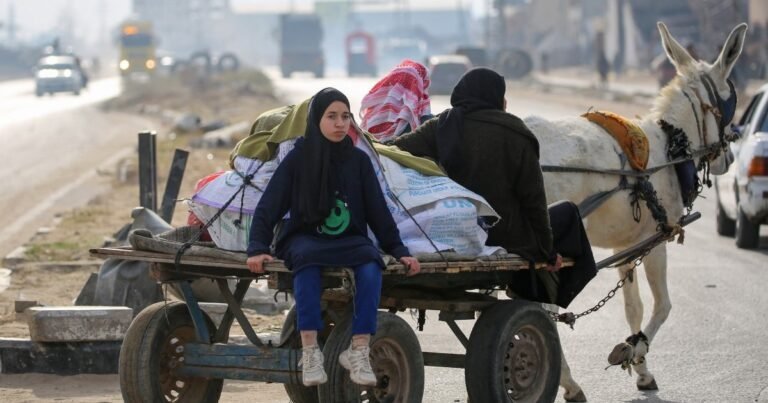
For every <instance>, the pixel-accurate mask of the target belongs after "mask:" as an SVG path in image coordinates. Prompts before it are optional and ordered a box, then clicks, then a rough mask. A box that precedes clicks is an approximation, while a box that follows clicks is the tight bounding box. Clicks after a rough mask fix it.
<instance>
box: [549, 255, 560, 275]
mask: <svg viewBox="0 0 768 403" xmlns="http://www.w3.org/2000/svg"><path fill="white" fill-rule="evenodd" d="M561 267H563V257H562V256H560V254H559V253H558V254H557V258H556V259H555V263H552V264H547V271H549V272H553V273H554V272H558V271H560V268H561Z"/></svg>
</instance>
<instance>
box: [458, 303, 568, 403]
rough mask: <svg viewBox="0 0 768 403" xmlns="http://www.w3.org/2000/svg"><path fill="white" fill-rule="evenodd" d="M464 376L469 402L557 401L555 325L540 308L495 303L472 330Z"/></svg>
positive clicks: (558, 358)
mask: <svg viewBox="0 0 768 403" xmlns="http://www.w3.org/2000/svg"><path fill="white" fill-rule="evenodd" d="M464 377H465V381H466V384H467V393H468V394H469V401H472V402H525V403H527V402H553V401H555V398H556V397H557V391H558V385H559V383H560V339H559V337H558V334H557V328H556V327H555V324H554V322H552V320H551V319H550V318H549V316H548V315H547V314H546V313H545V312H544V310H543V309H542V308H541V306H540V305H539V304H535V303H532V302H529V301H525V300H512V301H503V302H498V303H496V304H494V305H493V306H492V307H490V308H488V309H487V310H485V311H484V312H483V313H482V314H481V315H480V318H479V319H478V320H477V322H476V323H475V327H474V328H473V329H472V333H471V335H470V337H469V346H468V348H467V355H466V364H465V375H464Z"/></svg>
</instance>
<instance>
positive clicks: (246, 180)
mask: <svg viewBox="0 0 768 403" xmlns="http://www.w3.org/2000/svg"><path fill="white" fill-rule="evenodd" d="M263 166H264V162H261V164H260V165H259V166H258V167H256V170H255V171H253V173H251V174H248V175H246V176H243V175H242V174H240V173H239V172H237V171H235V172H236V173H237V174H238V175H240V177H241V178H243V184H242V185H240V187H239V188H237V190H236V191H235V193H234V194H233V195H232V196H231V197H230V198H229V200H227V202H226V203H224V205H223V206H221V208H219V210H218V211H217V212H216V214H214V215H213V217H211V219H210V220H208V221H207V222H206V223H205V224H203V226H202V227H200V228H198V230H197V231H196V232H195V234H194V235H193V236H192V237H191V238H190V240H188V241H187V242H184V243H183V244H181V246H180V247H179V250H177V251H176V256H175V258H174V259H173V264H174V266H175V268H176V270H177V271H179V270H181V257H182V256H183V255H184V252H186V251H187V250H188V249H189V248H191V247H192V245H194V244H195V242H197V241H198V240H200V236H201V235H203V232H205V231H206V230H208V228H210V227H211V225H213V223H214V222H216V220H218V219H219V217H221V215H222V214H223V213H224V211H226V209H227V207H229V205H230V204H232V201H234V200H235V198H236V197H237V196H238V195H240V194H241V193H242V196H241V198H240V217H239V218H238V219H237V220H235V221H236V223H235V225H239V224H238V223H237V221H240V220H241V219H242V214H243V197H245V188H246V187H247V186H249V185H250V186H253V187H255V188H256V189H258V187H256V186H255V185H253V184H251V179H253V177H254V176H255V175H256V173H257V172H259V169H261V167H263ZM259 190H260V189H259ZM238 228H239V226H238Z"/></svg>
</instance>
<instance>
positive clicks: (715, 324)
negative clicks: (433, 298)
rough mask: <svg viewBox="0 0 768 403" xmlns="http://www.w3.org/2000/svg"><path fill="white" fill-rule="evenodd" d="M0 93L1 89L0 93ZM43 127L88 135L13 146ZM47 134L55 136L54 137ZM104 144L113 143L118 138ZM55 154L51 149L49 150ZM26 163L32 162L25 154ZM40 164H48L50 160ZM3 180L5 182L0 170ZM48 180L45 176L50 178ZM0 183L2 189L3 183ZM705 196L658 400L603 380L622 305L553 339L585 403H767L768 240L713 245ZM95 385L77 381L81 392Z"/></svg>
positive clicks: (682, 255)
mask: <svg viewBox="0 0 768 403" xmlns="http://www.w3.org/2000/svg"><path fill="white" fill-rule="evenodd" d="M276 84H277V87H278V89H279V90H280V91H281V92H282V93H283V94H284V95H285V96H287V97H288V100H289V101H291V102H297V101H300V100H302V99H304V98H306V97H308V96H310V95H311V94H312V93H314V92H315V91H317V90H318V89H320V88H322V87H324V86H328V85H331V86H336V87H338V88H339V89H341V90H342V91H344V92H345V93H346V94H347V95H348V96H349V97H350V100H351V102H352V104H353V110H354V111H356V110H357V108H358V106H357V105H359V102H360V99H361V98H362V96H363V94H364V92H365V90H367V89H368V88H370V87H371V85H372V84H373V82H372V81H371V80H366V79H357V78H355V79H347V78H341V77H339V78H334V77H331V78H329V79H324V80H315V79H310V78H304V77H294V78H293V79H291V80H283V79H277V80H276ZM2 89H3V87H2V86H0V93H1V92H2ZM584 102H586V101H584ZM584 102H582V100H580V99H579V98H578V95H572V96H565V95H563V94H562V93H558V94H557V95H553V96H550V97H547V96H546V95H545V96H540V97H531V98H530V99H519V97H515V98H512V99H509V110H512V111H515V112H516V113H518V114H520V115H523V116H525V115H528V114H537V115H540V116H545V117H557V116H564V115H574V114H577V113H581V112H582V111H584V110H585V109H586V108H588V107H589V106H590V105H584ZM446 106H447V98H445V97H437V98H436V99H435V106H434V110H436V111H439V110H441V109H442V108H445V107H446ZM617 107H619V105H617ZM623 108H626V106H624V107H623ZM84 110H87V108H85V109H77V111H78V112H77V113H78V114H79V113H83V112H82V111H84ZM642 112H643V110H637V111H636V112H635V113H642ZM622 113H627V112H622ZM87 116H88V117H89V118H93V119H97V118H98V119H104V121H105V122H106V121H114V119H115V117H108V116H107V117H98V116H99V115H98V114H97V113H95V112H92V114H89V115H87ZM630 116H632V115H630ZM50 119H56V120H53V122H62V123H67V124H69V125H70V127H75V128H79V129H80V130H83V131H84V130H86V129H87V128H85V127H83V126H85V124H84V123H82V122H80V123H77V122H74V121H70V119H72V120H76V119H75V117H74V116H70V117H65V116H64V115H56V114H52V115H51V116H49V117H47V118H46V119H38V120H35V121H34V122H30V121H27V122H26V123H24V126H20V128H23V129H26V130H23V131H16V132H15V133H16V134H18V133H25V136H26V137H24V136H19V137H21V138H25V139H26V140H25V141H27V142H28V143H30V144H27V146H26V148H29V149H30V150H39V149H40V148H39V147H43V146H44V145H45V144H46V143H48V142H52V141H56V139H57V138H60V137H63V138H69V137H67V136H75V138H79V137H77V136H76V135H74V134H71V133H70V132H71V130H65V131H62V130H60V128H59V127H58V126H57V125H54V124H52V123H51V121H50ZM52 128H53V129H52ZM32 129H34V130H36V131H37V132H35V133H33V134H35V135H29V134H26V133H27V131H29V130H32ZM7 130H8V129H0V139H2V140H3V141H20V140H14V139H15V136H14V135H13V134H14V132H10V131H7ZM101 131H103V130H101ZM51 133H58V134H59V135H58V136H53V135H52V134H51ZM101 135H102V136H104V135H105V134H104V133H101ZM108 135H109V136H110V137H109V138H110V139H113V140H111V141H112V142H114V141H116V140H114V139H116V138H118V137H119V135H120V134H119V133H111V134H108ZM93 136H94V134H93V133H91V137H86V138H99V137H98V136H97V137H93ZM29 137H32V138H35V137H41V140H40V142H39V144H36V143H35V142H34V141H32V140H30V139H29ZM128 137H129V138H128V139H125V142H126V144H133V143H134V140H135V138H134V136H133V135H131V136H128ZM8 139H10V140H8ZM79 144H81V147H87V146H88V145H87V144H83V140H82V139H81V140H80V143H79ZM34 146H37V147H38V148H34ZM64 146H65V145H63V144H59V143H55V144H54V147H64ZM26 148H25V147H18V146H17V148H16V150H17V152H21V151H23V150H25V149H26ZM43 148H44V147H43ZM73 148H76V147H73ZM0 152H2V153H3V154H0V158H2V159H3V160H5V159H13V158H14V157H13V154H12V153H9V152H6V151H4V150H3V151H0ZM59 154H61V153H59ZM26 155H27V156H30V155H32V156H34V153H32V154H26ZM47 155H48V157H47V158H48V159H50V158H51V153H47ZM57 155H58V154H57ZM35 161H36V163H38V164H44V163H46V161H40V160H39V159H35ZM17 164H18V163H17ZM22 166H24V165H23V164H22ZM2 172H3V175H7V174H6V170H5V169H4V170H3V171H2ZM47 172H51V171H50V169H48V171H47ZM0 179H3V178H0ZM37 179H39V178H37ZM29 180H35V177H34V176H33V177H30V178H29ZM0 183H5V179H3V180H2V181H0ZM41 192H42V190H41ZM704 196H705V197H707V198H706V199H702V200H699V201H697V203H696V209H697V210H699V211H701V212H702V214H703V216H704V218H702V219H701V220H699V221H698V222H696V223H694V224H692V225H691V226H690V227H689V229H688V231H687V233H686V244H685V245H684V246H679V245H670V247H669V261H670V263H669V270H668V272H669V283H670V290H671V294H672V303H673V309H672V313H671V315H670V317H669V319H668V321H667V324H666V325H665V326H664V327H663V328H662V330H661V331H660V333H659V334H658V336H657V339H656V340H655V342H654V343H653V345H652V346H651V352H650V355H649V365H650V368H651V370H652V371H653V373H654V374H655V375H656V378H657V382H658V384H659V387H660V390H659V391H658V392H646V393H644V392H639V391H637V390H636V388H635V381H634V379H633V378H632V377H630V376H627V374H626V373H625V372H622V371H620V370H619V369H616V368H610V369H608V370H605V366H606V365H607V362H606V357H607V355H608V353H609V352H610V350H611V349H612V348H613V346H614V345H615V344H616V343H618V342H620V341H622V340H623V339H624V338H625V337H626V336H628V329H627V326H626V324H625V322H624V319H623V317H624V315H623V306H622V303H621V297H617V299H616V300H613V301H610V302H609V303H608V304H607V305H606V306H605V307H604V308H603V309H602V310H601V311H600V312H599V313H596V314H594V315H591V316H588V317H585V318H583V319H581V320H580V321H579V322H578V323H577V325H576V330H574V331H571V330H568V329H566V328H562V329H561V334H562V344H563V347H564V349H565V351H566V355H567V357H568V358H569V360H570V365H571V368H572V370H573V374H574V377H575V378H576V380H577V381H578V382H580V383H581V385H582V387H583V388H584V390H585V392H586V394H587V396H588V398H589V400H590V401H591V402H600V403H602V402H649V403H656V402H705V401H706V402H756V401H757V402H768V391H767V390H766V387H768V362H766V358H768V355H767V354H766V352H765V348H764V347H763V344H764V343H763V340H764V339H765V332H766V330H768V312H767V311H766V310H765V307H766V306H768V293H765V291H764V289H765V286H764V285H765V284H767V283H768V256H766V255H768V233H766V232H765V230H766V228H763V231H764V232H762V236H763V237H762V242H761V247H760V249H758V250H755V251H744V250H739V249H736V247H735V246H734V244H733V240H732V239H727V238H723V237H719V236H717V235H716V232H715V228H714V204H713V194H712V192H711V191H706V192H705V193H704ZM2 200H3V201H4V202H3V205H4V206H3V208H8V206H13V205H14V203H7V202H5V201H6V200H7V199H6V198H5V195H4V196H3V199H2ZM6 218H7V216H6V215H5V214H4V215H2V216H0V219H6ZM0 224H1V223H0ZM597 252H598V255H599V256H598V257H603V256H606V255H607V252H606V251H601V250H598V251H597ZM616 280H617V277H616V273H615V272H614V271H610V270H609V271H604V272H601V273H599V274H598V276H597V278H596V279H595V280H594V281H592V283H591V284H590V285H589V286H588V287H587V289H586V290H585V291H584V292H583V293H582V294H581V295H580V296H579V297H578V298H577V300H576V301H575V302H574V303H573V305H572V308H573V310H574V311H580V310H583V309H585V308H588V307H590V306H592V305H594V303H595V302H596V301H598V300H599V299H600V298H602V297H603V296H604V295H605V293H606V292H607V291H608V290H609V289H610V288H612V287H613V286H614V284H615V283H616ZM640 288H641V294H642V296H643V298H644V300H645V301H650V299H649V297H650V296H649V292H648V289H647V287H646V286H645V285H644V284H642V285H641V287H640ZM650 310H651V304H650V303H647V304H646V318H647V316H648V313H649V311H650ZM403 316H404V318H405V319H406V320H407V321H408V322H409V323H411V324H414V326H415V321H414V320H413V319H411V318H410V316H409V315H407V314H406V315H403ZM460 325H461V327H462V328H463V329H464V331H465V333H469V331H470V328H471V325H472V323H471V322H460ZM419 338H420V340H421V344H422V346H428V347H425V349H428V350H430V351H442V352H453V353H461V352H462V351H461V348H460V345H459V343H458V342H457V341H456V340H455V338H454V337H453V336H452V334H451V333H450V331H449V330H448V328H447V326H445V324H443V323H441V322H439V321H437V313H436V312H429V313H428V315H427V324H426V328H425V331H424V332H423V333H419ZM426 376H427V378H426V389H425V394H424V402H430V403H444V402H465V401H466V392H465V387H464V376H463V371H461V370H454V369H439V368H427V370H426ZM96 378H97V377H93V376H86V377H83V379H84V380H87V381H89V382H90V381H92V380H94V379H96ZM7 379H8V381H7V382H8V383H11V384H15V383H21V384H22V385H25V383H24V382H25V380H24V377H23V376H14V377H8V378H7ZM99 379H101V378H99ZM14 382H15V383H14ZM46 382H52V383H56V382H58V383H57V385H58V386H57V389H56V390H57V391H64V390H65V389H66V390H69V389H72V388H75V387H74V386H71V385H69V383H70V382H69V381H66V384H65V382H61V378H60V377H50V380H49V381H46ZM116 382H117V377H116V376H114V377H105V379H104V383H106V385H105V386H104V388H103V389H99V391H98V392H96V391H95V390H91V389H89V390H88V391H85V390H83V391H82V395H77V396H81V397H82V399H80V401H94V402H96V401H119V389H118V388H117V384H116ZM47 384H48V383H46V385H47ZM4 385H5V386H9V385H6V384H5V381H2V380H0V389H2V386H4ZM67 388H69V389H67ZM281 388H282V387H281V386H280V385H267V384H255V383H245V382H227V384H226V386H225V390H224V395H223V397H222V401H232V402H248V401H250V402H276V401H287V398H285V400H281V398H279V397H277V396H281V397H282V396H284V395H283V394H282V391H281ZM47 390H48V387H47V386H42V384H35V385H34V386H33V387H32V391H31V392H30V393H31V394H32V395H33V396H35V397H36V399H33V400H37V399H39V398H41V397H43V396H45V397H48V398H50V399H53V398H54V397H53V396H51V395H50V394H46V393H47V392H45V391H47ZM41 393H42V394H41ZM58 393H59V392H57V394H58ZM86 396H87V397H88V398H87V399H86ZM42 400H48V399H45V398H43V399H42Z"/></svg>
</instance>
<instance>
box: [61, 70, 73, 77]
mask: <svg viewBox="0 0 768 403" xmlns="http://www.w3.org/2000/svg"><path fill="white" fill-rule="evenodd" d="M61 75H62V76H64V77H72V70H64V71H62V72H61Z"/></svg>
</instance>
